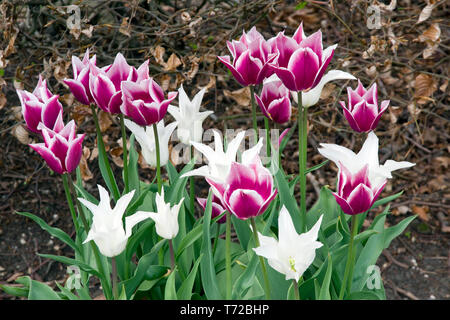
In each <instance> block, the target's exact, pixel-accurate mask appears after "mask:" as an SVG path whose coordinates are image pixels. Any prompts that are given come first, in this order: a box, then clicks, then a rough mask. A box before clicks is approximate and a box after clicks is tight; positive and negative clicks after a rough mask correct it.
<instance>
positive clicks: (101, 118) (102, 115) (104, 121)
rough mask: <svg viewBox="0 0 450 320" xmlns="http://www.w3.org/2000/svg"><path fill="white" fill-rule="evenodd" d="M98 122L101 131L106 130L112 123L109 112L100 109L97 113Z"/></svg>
mask: <svg viewBox="0 0 450 320" xmlns="http://www.w3.org/2000/svg"><path fill="white" fill-rule="evenodd" d="M98 123H99V124H100V131H101V132H105V131H106V130H108V129H109V127H111V124H112V121H111V116H110V115H109V113H108V112H105V111H103V110H100V112H99V113H98Z"/></svg>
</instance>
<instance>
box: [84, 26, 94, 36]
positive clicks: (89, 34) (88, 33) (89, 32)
mask: <svg viewBox="0 0 450 320" xmlns="http://www.w3.org/2000/svg"><path fill="white" fill-rule="evenodd" d="M93 31H94V26H92V25H90V26H89V28H86V29H83V30H81V33H82V34H84V35H85V36H86V37H88V38H92V32H93Z"/></svg>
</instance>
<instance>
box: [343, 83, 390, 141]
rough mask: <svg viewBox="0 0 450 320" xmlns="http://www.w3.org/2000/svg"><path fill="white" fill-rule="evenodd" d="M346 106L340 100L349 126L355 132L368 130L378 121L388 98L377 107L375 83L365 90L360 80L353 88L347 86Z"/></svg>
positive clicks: (387, 102) (385, 107) (386, 105)
mask: <svg viewBox="0 0 450 320" xmlns="http://www.w3.org/2000/svg"><path fill="white" fill-rule="evenodd" d="M347 95H348V107H347V106H346V105H345V102H344V101H340V102H339V103H340V104H341V106H342V108H343V110H344V115H345V117H346V118H347V121H348V123H349V124H350V127H351V128H352V129H353V130H355V131H357V132H368V131H371V130H374V129H375V128H376V126H377V125H378V122H379V121H380V118H381V115H382V114H383V112H384V111H386V109H387V107H388V106H389V100H384V101H382V102H381V105H380V107H378V90H377V84H376V83H374V84H373V85H372V87H370V89H368V90H366V89H365V88H364V87H363V85H362V84H361V81H359V80H358V87H357V88H356V89H355V90H352V88H350V87H347Z"/></svg>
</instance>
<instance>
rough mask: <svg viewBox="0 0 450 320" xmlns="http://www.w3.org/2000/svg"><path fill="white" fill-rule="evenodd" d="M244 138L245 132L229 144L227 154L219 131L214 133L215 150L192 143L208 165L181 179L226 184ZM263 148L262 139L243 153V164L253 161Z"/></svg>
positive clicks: (190, 172) (192, 171)
mask: <svg viewBox="0 0 450 320" xmlns="http://www.w3.org/2000/svg"><path fill="white" fill-rule="evenodd" d="M244 136H245V132H244V131H241V132H239V133H238V134H237V135H236V137H235V138H234V139H233V140H231V141H230V142H229V143H228V146H227V150H226V152H224V151H223V144H222V138H221V137H220V133H218V132H217V131H214V144H215V150H213V149H212V148H211V147H209V146H207V145H205V144H202V143H197V142H192V145H193V146H194V147H195V148H196V149H197V150H198V151H200V152H201V153H203V155H204V156H205V157H206V159H207V160H208V164H207V165H205V166H202V167H200V168H198V169H194V170H191V171H189V172H186V173H185V174H183V175H182V176H181V178H184V177H190V176H203V177H208V178H211V179H214V180H215V181H218V182H224V181H225V180H226V178H227V176H228V173H229V172H230V168H231V164H232V163H233V161H236V155H237V152H238V149H239V146H240V144H241V142H242V140H243V139H244ZM262 146H263V144H262V138H261V139H260V140H259V141H258V143H257V144H256V145H255V146H253V147H252V148H250V149H248V150H246V151H244V152H243V153H242V160H241V162H242V163H248V162H249V161H250V159H253V157H254V156H255V155H257V154H259V152H260V150H261V148H262Z"/></svg>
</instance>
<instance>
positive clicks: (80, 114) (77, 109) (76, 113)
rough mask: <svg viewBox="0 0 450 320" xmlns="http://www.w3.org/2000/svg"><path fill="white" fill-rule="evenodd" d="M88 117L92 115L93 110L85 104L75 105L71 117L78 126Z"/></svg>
mask: <svg viewBox="0 0 450 320" xmlns="http://www.w3.org/2000/svg"><path fill="white" fill-rule="evenodd" d="M88 115H92V110H91V108H89V107H87V106H85V105H83V104H75V105H73V106H72V108H71V112H70V117H71V118H72V119H74V120H75V122H76V123H77V125H80V124H81V123H83V121H84V119H85V118H86V116H88Z"/></svg>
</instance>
